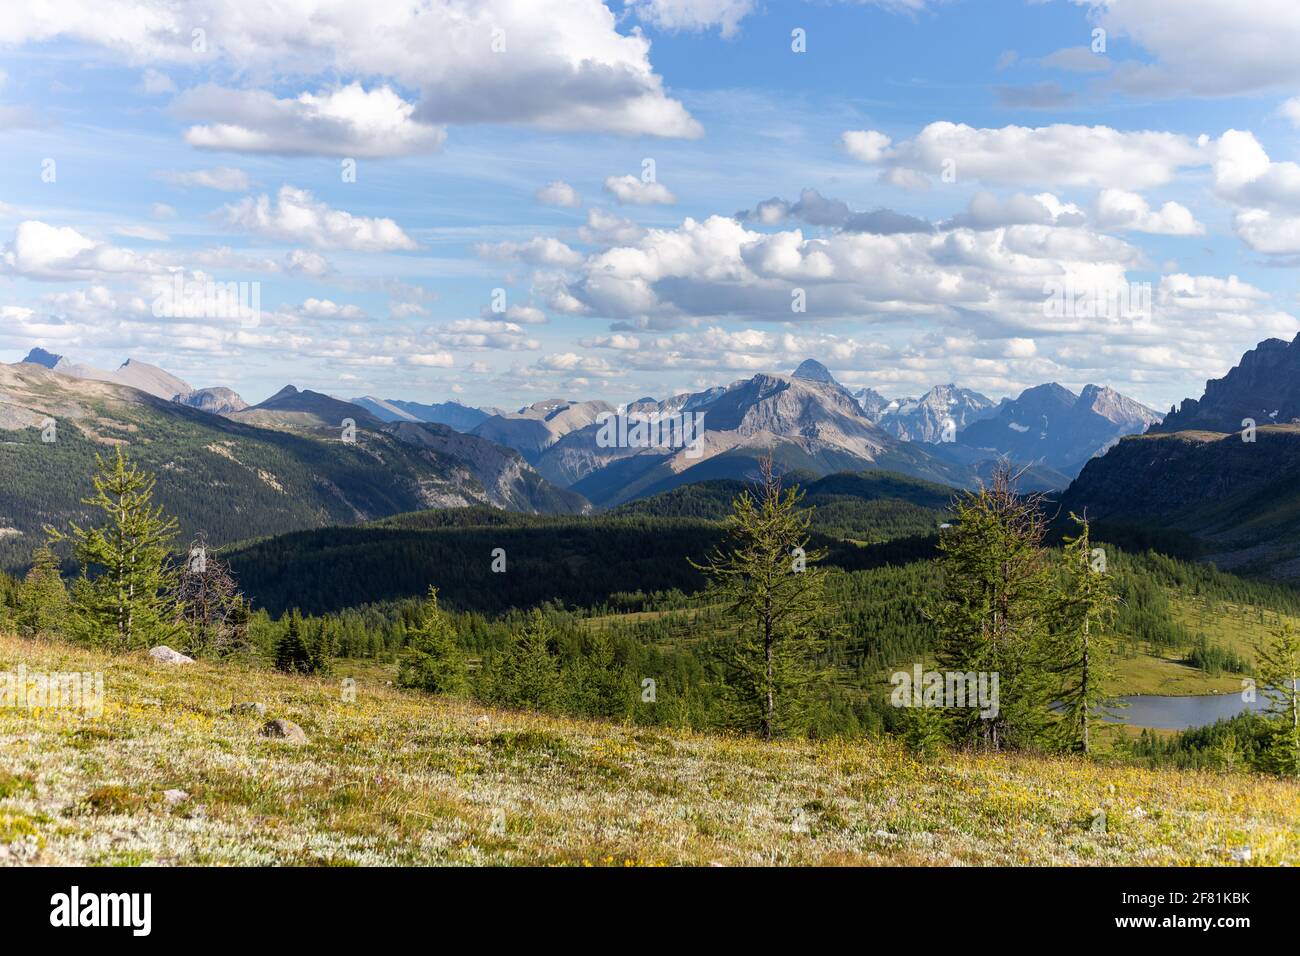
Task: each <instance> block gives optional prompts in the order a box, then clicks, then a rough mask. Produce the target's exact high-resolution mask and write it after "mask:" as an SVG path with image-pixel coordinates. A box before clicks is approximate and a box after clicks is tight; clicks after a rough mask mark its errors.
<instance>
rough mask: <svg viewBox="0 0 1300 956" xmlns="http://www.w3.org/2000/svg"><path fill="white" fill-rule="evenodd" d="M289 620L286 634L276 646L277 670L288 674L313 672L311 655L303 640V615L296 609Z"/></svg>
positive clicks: (289, 616) (290, 614)
mask: <svg viewBox="0 0 1300 956" xmlns="http://www.w3.org/2000/svg"><path fill="white" fill-rule="evenodd" d="M288 618H289V620H288V622H287V626H286V627H285V630H284V634H283V635H281V637H280V640H279V641H278V642H277V643H276V645H275V669H276V670H278V671H283V672H285V673H286V674H306V673H308V672H310V670H311V655H310V653H309V651H308V650H307V643H306V642H305V641H304V640H303V638H302V615H300V614H299V613H298V610H297V608H295V609H294V610H293V611H291V612H290V613H289V615H288Z"/></svg>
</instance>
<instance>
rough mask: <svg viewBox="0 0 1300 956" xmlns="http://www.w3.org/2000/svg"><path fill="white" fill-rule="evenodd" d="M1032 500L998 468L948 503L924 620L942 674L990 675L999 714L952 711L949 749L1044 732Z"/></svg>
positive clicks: (1037, 534)
mask: <svg viewBox="0 0 1300 956" xmlns="http://www.w3.org/2000/svg"><path fill="white" fill-rule="evenodd" d="M1041 504H1042V502H1041V496H1036V495H1029V496H1022V495H1019V494H1017V493H1016V490H1015V475H1014V474H1013V472H1012V471H1011V469H1010V468H1009V467H1008V466H1006V465H1000V466H998V467H997V468H996V469H995V471H994V474H993V478H992V481H991V482H990V484H989V485H988V486H987V487H983V488H980V489H979V490H978V491H972V492H966V493H964V494H962V495H960V496H959V497H958V498H957V499H956V500H955V501H954V503H953V506H952V514H953V517H952V519H951V520H950V522H949V527H947V528H945V529H943V531H942V533H941V534H940V536H939V555H940V556H939V571H940V574H941V575H942V593H941V595H940V600H939V602H938V604H937V606H936V607H932V608H931V609H930V611H929V617H930V619H931V620H932V621H933V622H934V624H935V626H936V628H937V630H938V642H937V648H936V657H937V659H938V661H939V664H940V665H941V666H942V667H945V668H948V669H951V670H954V671H958V672H962V673H966V672H976V673H979V672H984V673H988V674H994V673H996V674H997V675H998V684H999V693H998V696H999V701H998V712H997V716H995V717H981V716H980V713H979V710H978V709H976V708H974V707H969V706H968V707H965V708H954V709H953V712H952V713H951V714H950V720H951V723H950V726H951V727H952V728H953V732H954V734H955V735H956V738H957V742H958V743H963V742H971V741H977V742H979V743H980V744H981V745H982V746H984V747H985V748H986V749H990V750H1000V749H1002V748H1003V747H1007V746H1028V745H1031V744H1033V743H1036V742H1039V741H1041V740H1042V737H1043V734H1044V731H1045V730H1046V728H1047V725H1048V723H1049V722H1050V716H1049V715H1050V711H1049V705H1050V703H1051V687H1050V685H1049V682H1048V680H1047V674H1046V672H1045V669H1044V667H1043V664H1044V661H1043V654H1044V647H1043V644H1044V639H1045V635H1046V633H1047V626H1048V621H1049V614H1050V589H1049V583H1050V566H1049V564H1048V560H1047V552H1046V550H1045V548H1044V547H1043V535H1044V531H1045V527H1044V519H1043V512H1042V508H1041Z"/></svg>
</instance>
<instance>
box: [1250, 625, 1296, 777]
mask: <svg viewBox="0 0 1300 956" xmlns="http://www.w3.org/2000/svg"><path fill="white" fill-rule="evenodd" d="M1255 655H1256V670H1257V671H1258V683H1259V687H1260V689H1261V691H1262V692H1263V694H1264V695H1265V696H1266V697H1268V699H1269V705H1270V706H1269V710H1270V712H1271V713H1272V714H1273V715H1275V720H1274V721H1273V723H1275V724H1276V728H1275V729H1274V731H1273V735H1272V739H1271V740H1270V742H1269V745H1268V749H1267V751H1266V753H1265V754H1264V762H1265V765H1266V766H1267V767H1268V768H1269V769H1271V770H1274V771H1276V772H1277V773H1280V774H1283V775H1284V776H1288V777H1300V633H1297V632H1296V630H1295V628H1294V627H1292V626H1291V625H1290V624H1289V623H1282V624H1279V625H1278V628H1277V630H1275V631H1274V632H1273V638H1272V640H1270V641H1269V642H1268V643H1265V644H1261V645H1259V646H1258V647H1256V649H1255Z"/></svg>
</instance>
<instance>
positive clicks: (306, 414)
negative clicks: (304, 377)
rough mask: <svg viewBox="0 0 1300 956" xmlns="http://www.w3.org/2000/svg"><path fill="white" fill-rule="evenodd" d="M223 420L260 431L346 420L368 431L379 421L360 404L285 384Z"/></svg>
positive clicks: (337, 423) (330, 424)
mask: <svg viewBox="0 0 1300 956" xmlns="http://www.w3.org/2000/svg"><path fill="white" fill-rule="evenodd" d="M226 417H227V418H233V419H235V420H236V421H241V422H248V423H249V424H250V425H259V426H261V427H263V428H338V427H340V425H342V423H343V421H344V419H348V418H350V419H352V420H353V421H354V422H356V423H357V424H358V425H365V426H366V427H370V428H373V427H377V426H378V425H380V424H381V422H380V420H379V418H377V417H376V416H374V415H372V414H371V413H370V412H368V411H366V410H365V409H364V408H362V407H361V406H360V405H353V404H352V403H351V402H344V401H341V400H340V399H337V398H333V397H331V396H329V395H325V394H323V393H321V392H313V391H311V390H310V389H302V390H301V391H299V390H298V389H297V388H295V387H294V386H292V385H286V386H285V387H284V388H282V389H280V390H279V391H278V392H276V393H275V394H274V395H272V396H271V397H270V398H268V399H267V400H266V401H264V402H259V403H258V404H256V405H252V406H250V407H248V408H245V409H241V410H240V411H237V412H229V413H227V416H226Z"/></svg>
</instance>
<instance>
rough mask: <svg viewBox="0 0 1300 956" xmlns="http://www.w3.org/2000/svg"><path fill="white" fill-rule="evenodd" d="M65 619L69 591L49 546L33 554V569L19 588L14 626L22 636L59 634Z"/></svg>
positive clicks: (66, 616) (66, 618)
mask: <svg viewBox="0 0 1300 956" xmlns="http://www.w3.org/2000/svg"><path fill="white" fill-rule="evenodd" d="M67 620H68V589H67V588H66V587H65V586H64V584H63V577H62V575H61V574H60V573H59V560H58V558H57V557H55V554H54V552H53V551H52V550H51V549H50V547H49V545H41V546H40V547H39V548H37V549H36V551H35V553H34V554H33V555H32V567H31V570H30V571H28V572H27V576H26V577H25V578H24V579H23V582H22V584H21V585H20V586H19V588H18V607H17V611H16V614H15V623H16V624H17V625H18V633H19V634H22V635H23V636H24V637H37V636H41V635H48V634H58V633H61V632H62V631H63V629H64V628H65V626H66V624H67Z"/></svg>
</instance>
